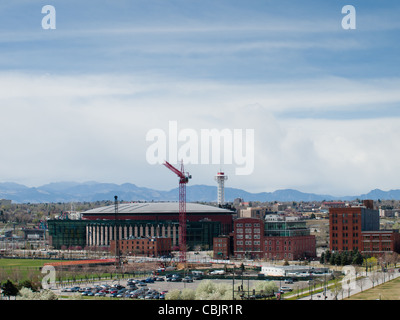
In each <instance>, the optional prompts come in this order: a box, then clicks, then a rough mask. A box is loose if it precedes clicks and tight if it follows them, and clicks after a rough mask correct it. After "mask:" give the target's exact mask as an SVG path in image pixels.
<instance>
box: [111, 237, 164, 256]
mask: <svg viewBox="0 0 400 320" xmlns="http://www.w3.org/2000/svg"><path fill="white" fill-rule="evenodd" d="M117 245H118V248H119V251H120V254H122V255H125V256H126V255H139V256H146V257H159V256H163V255H168V254H170V253H171V250H172V239H171V238H167V237H148V238H145V237H138V238H135V237H131V238H128V239H122V240H118V244H117ZM115 247H116V243H115V240H111V241H110V253H111V254H113V255H115Z"/></svg>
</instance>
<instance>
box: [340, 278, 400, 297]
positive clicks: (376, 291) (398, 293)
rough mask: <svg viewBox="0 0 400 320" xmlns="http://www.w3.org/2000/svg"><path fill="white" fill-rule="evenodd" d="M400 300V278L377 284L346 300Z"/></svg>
mask: <svg viewBox="0 0 400 320" xmlns="http://www.w3.org/2000/svg"><path fill="white" fill-rule="evenodd" d="M377 299H380V300H400V278H396V279H394V280H391V281H388V282H386V283H384V284H381V285H378V286H375V287H374V288H371V289H369V290H366V291H364V292H361V293H358V294H355V295H353V296H350V298H347V299H345V300H377Z"/></svg>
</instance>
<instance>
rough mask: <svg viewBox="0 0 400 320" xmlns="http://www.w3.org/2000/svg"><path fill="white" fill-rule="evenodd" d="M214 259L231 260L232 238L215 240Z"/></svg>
mask: <svg viewBox="0 0 400 320" xmlns="http://www.w3.org/2000/svg"><path fill="white" fill-rule="evenodd" d="M213 252H214V255H213V257H214V259H229V257H230V256H231V237H230V236H219V237H215V238H214V239H213Z"/></svg>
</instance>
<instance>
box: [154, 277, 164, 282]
mask: <svg viewBox="0 0 400 320" xmlns="http://www.w3.org/2000/svg"><path fill="white" fill-rule="evenodd" d="M154 280H155V281H165V278H164V277H156V278H155V279H154Z"/></svg>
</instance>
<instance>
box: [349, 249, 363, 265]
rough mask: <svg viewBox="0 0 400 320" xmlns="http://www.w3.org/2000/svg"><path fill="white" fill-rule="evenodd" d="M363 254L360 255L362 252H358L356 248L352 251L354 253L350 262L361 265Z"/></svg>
mask: <svg viewBox="0 0 400 320" xmlns="http://www.w3.org/2000/svg"><path fill="white" fill-rule="evenodd" d="M363 260H364V259H363V256H362V254H361V253H360V251H358V250H356V252H355V253H354V255H353V260H352V262H351V264H355V265H359V266H360V265H362V263H363Z"/></svg>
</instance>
